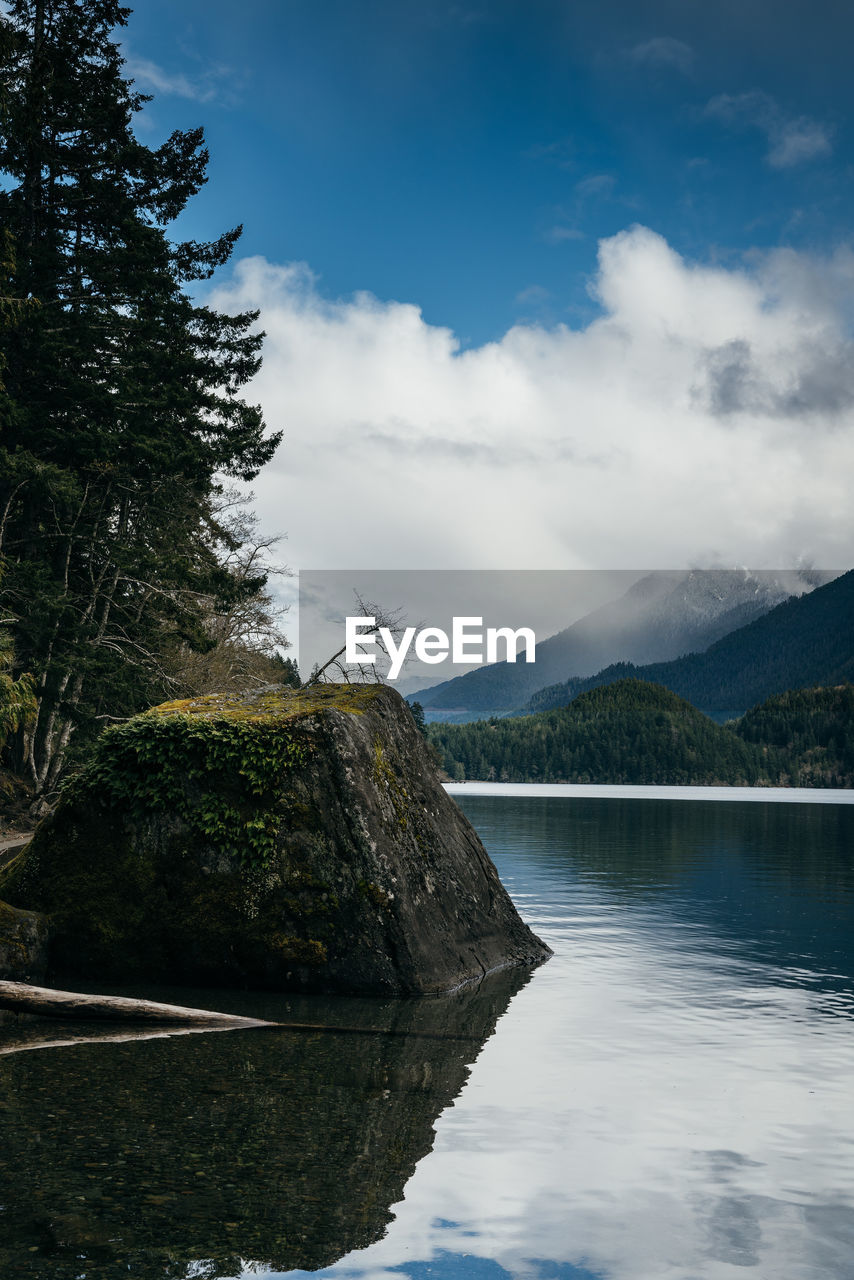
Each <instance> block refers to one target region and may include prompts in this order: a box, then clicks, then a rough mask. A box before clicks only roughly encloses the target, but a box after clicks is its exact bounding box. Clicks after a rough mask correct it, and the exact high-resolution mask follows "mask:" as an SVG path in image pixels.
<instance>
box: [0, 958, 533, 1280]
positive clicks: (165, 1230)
mask: <svg viewBox="0 0 854 1280" xmlns="http://www.w3.org/2000/svg"><path fill="white" fill-rule="evenodd" d="M525 981H527V975H526V974H524V973H519V972H518V971H510V972H506V973H501V974H495V975H491V976H490V977H489V978H488V979H486V980H484V982H483V983H481V984H480V986H479V987H477V988H474V989H468V990H463V991H460V992H457V993H456V994H454V995H452V996H447V997H440V998H424V999H421V1000H415V1001H389V1002H380V1001H351V1000H346V1001H345V1000H338V1001H324V1000H321V999H316V1000H313V1001H299V1000H289V1001H283V1000H280V1001H279V1002H278V1003H277V1002H276V1001H275V1000H274V999H273V998H264V999H263V1000H260V999H259V998H257V997H254V998H247V999H246V1000H245V1001H244V1002H243V1006H242V1007H243V1008H244V1009H245V1011H246V1012H247V1013H250V1012H251V1013H252V1014H254V1015H257V1016H262V1017H263V1016H266V1017H270V1018H278V1019H280V1020H286V1019H287V1020H293V1021H311V1022H321V1023H327V1024H329V1023H332V1024H335V1025H337V1026H340V1027H341V1029H340V1030H332V1031H317V1032H299V1033H297V1032H289V1031H280V1030H274V1031H270V1030H266V1029H259V1030H249V1031H243V1030H241V1031H230V1032H220V1033H213V1034H193V1035H176V1036H169V1037H167V1038H162V1037H161V1038H153V1039H151V1040H146V1042H144V1043H142V1042H138V1041H134V1040H124V1039H123V1040H121V1041H119V1042H115V1041H114V1040H111V1039H109V1038H106V1037H105V1036H104V1032H103V1029H102V1031H101V1033H100V1040H97V1039H96V1041H95V1042H89V1043H82V1042H81V1043H79V1044H75V1045H73V1046H66V1047H59V1048H50V1047H44V1048H42V1049H38V1050H32V1051H27V1052H14V1053H12V1052H10V1053H6V1054H5V1055H4V1056H1V1057H0V1133H2V1148H0V1275H2V1276H3V1277H4V1280H11V1278H12V1277H19V1276H20V1277H38V1278H39V1280H72V1278H74V1280H77V1277H79V1276H80V1275H85V1276H86V1277H87V1280H95V1278H96V1277H97V1278H98V1280H113V1277H119V1276H122V1277H127V1276H129V1275H130V1276H144V1277H146V1280H149V1278H154V1277H163V1278H166V1277H169V1278H174V1280H177V1278H178V1277H184V1276H187V1275H195V1276H199V1275H201V1276H205V1277H207V1278H208V1280H213V1278H214V1277H225V1276H233V1275H236V1274H238V1273H239V1272H240V1269H241V1261H240V1260H241V1259H254V1260H257V1261H259V1262H261V1263H264V1264H266V1266H268V1267H270V1268H272V1269H274V1270H278V1271H287V1270H291V1269H296V1268H300V1269H305V1270H313V1269H317V1268H319V1267H323V1266H329V1265H330V1264H331V1263H333V1262H335V1261H336V1260H337V1259H338V1258H340V1257H342V1256H343V1255H344V1254H345V1253H348V1252H349V1251H350V1250H352V1249H356V1248H363V1247H365V1246H366V1245H368V1244H371V1243H372V1242H373V1241H375V1240H377V1239H379V1238H380V1237H381V1236H382V1234H383V1233H384V1230H385V1228H386V1225H387V1223H388V1222H389V1220H390V1218H391V1211H390V1209H391V1206H392V1205H393V1204H395V1203H396V1202H397V1201H399V1200H400V1199H401V1198H402V1195H403V1189H404V1186H405V1185H406V1183H407V1181H408V1180H409V1178H410V1176H411V1174H412V1172H413V1170H414V1168H415V1165H416V1163H417V1162H418V1161H419V1160H420V1159H421V1158H422V1157H423V1156H424V1155H426V1154H427V1152H428V1151H429V1150H430V1149H431V1147H432V1145H433V1136H434V1125H435V1122H436V1120H437V1118H438V1116H439V1114H440V1113H441V1111H442V1110H443V1109H444V1108H445V1107H447V1106H448V1105H449V1103H450V1102H451V1101H452V1100H453V1099H454V1098H455V1097H456V1095H457V1094H458V1093H459V1091H460V1089H461V1088H462V1086H463V1084H464V1082H465V1080H466V1078H467V1075H468V1068H469V1066H470V1064H471V1063H472V1062H473V1061H474V1059H475V1057H476V1056H477V1054H478V1053H479V1052H480V1049H481V1048H482V1046H483V1044H484V1042H485V1041H486V1039H487V1038H488V1037H489V1036H490V1035H491V1034H492V1032H493V1030H494V1028H495V1024H496V1021H497V1019H498V1018H499V1017H500V1016H501V1014H502V1013H503V1012H504V1010H505V1009H506V1008H507V1005H508V1003H509V1001H510V999H511V998H512V996H513V995H514V994H515V992H516V991H517V990H518V989H519V988H520V987H521V986H522V985H524V983H525ZM160 994H161V993H158V998H160ZM221 994H222V996H223V998H222V1000H221V1001H220V1007H224V1008H234V1007H235V996H234V993H231V994H230V995H228V994H226V993H221ZM210 996H211V993H208V998H209V999H210ZM186 1002H187V1000H185V1003H186ZM250 1005H251V1007H248V1006H250ZM66 1030H67V1026H66V1027H63V1026H62V1025H61V1024H53V1025H51V1026H45V1024H41V1025H40V1026H38V1027H37V1026H36V1025H35V1024H31V1025H30V1026H29V1027H28V1028H26V1029H21V1030H17V1029H15V1028H12V1027H8V1026H7V1027H3V1028H0V1049H3V1048H4V1047H5V1048H6V1049H12V1048H15V1047H20V1048H23V1045H24V1044H25V1043H28V1042H29V1044H30V1046H32V1044H33V1042H34V1041H38V1039H39V1037H41V1038H42V1039H43V1040H44V1041H50V1040H54V1041H55V1040H57V1039H61V1038H63V1037H64V1036H65V1033H66ZM84 1034H86V1031H85V1029H83V1028H79V1029H77V1030H76V1031H75V1032H74V1033H73V1034H72V1036H71V1038H76V1037H77V1036H82V1035H84ZM95 1034H96V1037H97V1036H98V1032H97V1031H95Z"/></svg>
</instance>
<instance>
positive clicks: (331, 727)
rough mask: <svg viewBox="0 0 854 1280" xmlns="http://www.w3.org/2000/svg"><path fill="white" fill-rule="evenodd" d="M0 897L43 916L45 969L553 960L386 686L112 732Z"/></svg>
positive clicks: (371, 967) (0, 886)
mask: <svg viewBox="0 0 854 1280" xmlns="http://www.w3.org/2000/svg"><path fill="white" fill-rule="evenodd" d="M0 894H3V896H5V897H8V898H9V899H10V901H12V902H14V903H17V904H19V905H21V906H26V907H29V908H35V909H37V910H39V911H44V912H47V913H49V916H50V920H51V926H52V930H53V944H52V950H51V958H52V966H53V971H54V976H55V977H59V976H63V977H65V976H66V975H75V974H80V975H83V976H87V977H97V978H98V980H99V981H100V980H101V979H106V978H114V979H116V980H123V979H134V978H151V979H169V980H182V981H184V980H186V981H206V982H216V983H223V982H226V983H227V982H231V983H235V982H236V983H243V984H247V985H254V986H266V987H272V988H277V989H282V990H285V989H297V990H307V991H325V992H335V991H342V992H365V993H367V992H376V993H394V994H417V993H425V992H438V991H446V990H449V989H451V988H453V987H454V986H456V985H459V984H460V983H462V982H465V981H468V980H470V979H472V978H476V977H480V976H481V975H482V974H484V973H486V972H488V971H490V970H492V969H495V968H498V967H501V966H502V965H506V964H513V963H520V964H527V965H531V964H536V963H538V962H539V961H541V960H542V959H544V958H545V957H546V956H547V955H548V954H549V953H548V949H547V948H546V947H545V946H544V945H543V944H542V943H541V942H540V941H539V939H537V938H536V937H535V936H534V935H533V934H532V933H531V931H530V930H529V929H528V928H527V926H526V925H525V924H524V923H523V922H522V921H521V919H520V918H519V916H518V914H517V913H516V910H515V908H514V907H513V904H512V902H511V901H510V899H509V897H508V895H507V893H506V891H505V890H504V888H503V886H502V885H501V882H500V880H499V878H498V875H497V872H496V871H495V868H494V866H493V865H492V863H491V861H490V859H489V857H488V855H487V854H486V851H485V850H484V848H483V846H482V844H481V842H480V840H479V839H478V837H477V835H476V833H475V832H474V830H473V828H472V827H471V825H470V824H469V823H468V821H467V819H466V818H465V817H464V815H463V814H462V813H461V811H460V810H459V808H458V807H457V805H456V804H455V803H454V802H453V801H452V800H451V799H450V798H449V797H448V796H447V795H446V793H445V791H444V790H443V788H442V787H441V785H440V782H439V779H438V776H437V773H436V769H435V766H434V764H433V762H432V760H431V758H430V755H429V752H428V749H427V747H426V745H425V743H424V741H423V738H422V737H421V735H420V734H419V733H418V731H417V729H416V727H415V724H414V722H413V720H412V717H411V715H410V713H409V710H408V708H407V707H406V704H405V703H404V702H403V699H402V698H401V697H400V695H399V694H397V693H396V692H395V691H394V690H392V689H389V688H387V687H384V686H378V685H367V686H366V685H320V686H315V687H312V688H310V689H307V690H287V689H282V688H267V689H264V690H261V691H258V692H257V693H254V694H249V695H245V696H242V697H233V696H219V697H208V698H200V699H196V700H191V701H182V702H173V703H166V704H164V705H162V706H160V707H156V708H154V709H153V710H152V711H149V712H146V713H145V714H143V715H141V716H137V717H135V718H134V719H133V720H130V721H129V722H128V723H127V724H124V725H121V726H118V727H117V728H115V729H112V730H109V731H108V732H107V733H105V734H104V735H103V738H102V739H101V741H100V744H99V748H98V751H97V753H96V756H95V759H94V760H93V762H92V764H91V765H90V766H89V768H88V769H87V770H86V771H85V772H84V773H83V774H81V775H80V776H79V777H78V778H77V779H75V781H74V782H73V784H71V785H70V786H69V787H68V789H67V790H66V793H65V794H64V796H63V798H62V800H61V801H60V804H59V806H58V808H57V810H56V812H55V813H54V814H53V815H52V817H50V818H48V819H47V820H46V821H45V822H44V823H43V824H42V825H41V827H40V828H39V830H38V831H37V833H36V835H35V838H34V839H33V841H32V843H31V844H30V846H28V848H27V850H26V851H25V852H24V854H22V855H21V856H20V857H19V858H18V859H17V860H16V862H15V864H14V866H13V867H12V868H11V869H10V870H9V871H8V872H7V873H6V874H5V875H4V876H2V877H0Z"/></svg>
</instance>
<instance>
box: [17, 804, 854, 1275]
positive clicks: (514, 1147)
mask: <svg viewBox="0 0 854 1280" xmlns="http://www.w3.org/2000/svg"><path fill="white" fill-rule="evenodd" d="M454 790H455V792H456V793H457V795H456V798H457V800H458V801H459V803H460V804H461V806H462V807H463V808H464V810H465V812H466V814H467V815H468V817H469V818H470V819H471V821H472V822H473V823H474V825H475V826H476V827H477V829H478V831H479V832H480V834H481V836H482V838H483V840H484V842H485V844H486V846H487V848H488V849H489V851H490V853H491V854H492V856H493V858H494V860H495V861H496V863H497V865H498V868H499V871H500V873H501V876H502V879H503V880H504V882H505V884H506V885H507V887H508V889H509V891H510V893H511V895H512V897H513V898H514V900H515V902H516V903H517V905H518V907H519V909H520V911H521V913H522V914H523V915H524V917H525V918H526V919H527V920H528V921H529V922H530V923H531V924H532V925H533V927H534V929H535V930H536V931H537V932H538V933H539V934H540V935H541V936H542V937H543V938H544V939H545V940H546V941H547V942H548V943H549V944H550V946H551V947H552V948H553V950H554V953H555V954H554V957H553V958H552V959H551V960H550V961H549V962H548V963H547V964H545V965H543V966H542V967H541V968H539V969H537V970H536V971H535V972H534V973H533V974H532V975H531V976H530V978H529V977H528V976H527V975H524V974H521V975H520V974H500V975H494V976H492V977H491V978H490V979H488V980H486V981H485V982H484V983H482V984H481V986H480V987H478V988H477V989H470V990H466V991H461V992H458V993H456V994H455V995H453V996H450V997H443V998H440V999H426V1000H420V1001H380V1000H348V999H338V1000H332V999H329V1000H322V999H317V998H315V999H307V998H296V997H272V996H269V995H264V996H255V995H253V996H247V995H245V994H242V993H239V992H230V993H229V992H216V993H212V992H199V991H186V990H182V991H166V990H165V989H163V988H156V989H155V988H146V989H145V994H151V995H153V996H154V997H155V998H171V999H175V1000H180V1002H181V1003H185V1004H191V1005H200V1004H207V1005H208V1006H209V1007H217V1008H223V1009H226V1008H231V1009H239V1010H241V1011H246V1012H257V1013H259V1014H260V1015H262V1016H264V1015H266V1016H268V1017H276V1018H280V1019H285V1018H288V1019H294V1020H299V1021H304V1022H312V1023H315V1024H320V1026H321V1027H322V1028H324V1029H318V1030H316V1031H310V1032H283V1031H278V1030H277V1031H273V1032H268V1031H259V1030H249V1031H230V1032H218V1033H204V1034H182V1035H174V1036H160V1037H158V1038H153V1039H123V1040H121V1041H118V1042H116V1041H113V1040H109V1039H106V1038H105V1033H104V1031H103V1030H101V1031H97V1029H95V1028H91V1027H84V1026H80V1027H79V1028H76V1029H73V1030H72V1031H69V1025H70V1024H64V1025H62V1024H57V1025H56V1027H50V1028H49V1029H48V1031H47V1032H46V1031H45V1030H44V1028H43V1026H41V1025H39V1026H36V1024H31V1026H30V1028H29V1029H28V1030H14V1031H13V1030H11V1029H9V1028H0V1054H2V1051H3V1049H4V1048H5V1049H7V1050H8V1049H15V1050H17V1051H16V1052H7V1053H5V1054H3V1056H0V1135H2V1147H0V1276H2V1277H3V1278H4V1280H6V1277H19V1276H20V1277H24V1276H26V1277H39V1280H72V1278H73V1280H78V1278H82V1277H86V1278H94V1277H98V1278H100V1280H114V1277H115V1278H118V1277H120V1276H122V1277H127V1276H134V1277H145V1278H146V1280H148V1278H149V1277H151V1278H154V1277H168V1278H169V1280H179V1278H180V1280H183V1278H185V1277H190V1276H194V1277H206V1278H208V1280H214V1278H215V1277H216V1278H217V1280H220V1278H224V1277H236V1276H249V1275H252V1276H268V1277H269V1276H279V1275H286V1274H291V1275H293V1274H297V1275H298V1274H300V1272H308V1271H311V1272H313V1273H314V1274H317V1273H318V1272H319V1274H321V1275H324V1276H330V1277H331V1276H335V1277H360V1278H363V1280H396V1278H397V1277H411V1278H412V1280H426V1278H427V1277H433V1278H435V1280H462V1278H464V1277H472V1278H473V1280H503V1278H504V1277H507V1276H513V1277H524V1278H525V1280H529V1278H530V1280H593V1278H594V1277H595V1278H596V1280H729V1278H731V1277H735V1276H740V1275H743V1274H744V1268H753V1272H752V1274H753V1275H755V1276H756V1277H757V1278H758V1280H759V1278H761V1280H849V1278H851V1277H854V929H852V925H854V805H851V804H850V803H845V801H847V800H849V799H850V798H851V797H850V795H847V796H846V795H842V794H838V795H837V798H836V801H835V802H830V803H827V802H824V803H819V804H813V803H805V802H803V801H795V802H789V803H785V804H781V803H775V802H772V801H769V800H767V799H762V800H760V801H758V802H757V800H756V799H755V798H750V799H745V798H744V797H742V798H740V799H737V800H732V801H730V802H727V803H722V802H721V801H720V800H714V799H710V798H709V796H708V793H703V794H702V795H701V798H697V799H690V800H689V799H686V798H684V797H685V796H686V795H687V792H686V793H683V798H680V799H670V798H667V799H663V798H660V797H646V798H637V797H636V796H635V795H634V794H632V793H631V789H627V790H628V791H629V795H627V796H616V795H613V794H609V795H607V796H603V795H601V794H592V795H579V794H573V795H569V794H568V793H567V792H566V791H563V792H561V793H560V794H558V795H556V796H549V795H538V794H534V793H532V792H530V791H529V792H527V793H525V792H523V793H522V794H512V795H501V794H496V793H495V790H494V789H493V791H492V792H491V793H487V794H477V793H476V792H475V790H474V788H473V787H472V786H470V785H468V786H465V787H462V788H454ZM516 790H518V789H515V788H514V791H516ZM460 791H462V792H463V794H462V795H460V794H459V792H460ZM824 794H825V795H827V793H824ZM136 990H138V991H141V989H139V988H137V989H136ZM48 1034H49V1035H50V1036H51V1037H52V1038H54V1039H55V1038H58V1037H59V1036H60V1035H62V1036H64V1037H70V1038H74V1037H80V1036H83V1035H96V1036H99V1037H100V1039H98V1040H97V1041H96V1042H94V1043H78V1044H73V1045H70V1046H66V1047H63V1048H47V1047H39V1044H40V1042H41V1041H42V1040H43V1039H44V1038H45V1037H46V1036H47V1035H48ZM125 1034H127V1033H125ZM25 1044H26V1045H28V1046H29V1047H27V1048H24V1045H25Z"/></svg>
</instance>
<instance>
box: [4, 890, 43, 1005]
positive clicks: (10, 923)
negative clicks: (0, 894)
mask: <svg viewBox="0 0 854 1280" xmlns="http://www.w3.org/2000/svg"><path fill="white" fill-rule="evenodd" d="M47 944H48V923H47V920H46V919H45V918H44V916H42V915H39V914H38V913H37V912H35V911H21V910H19V909H18V908H16V907H10V906H9V904H8V902H0V979H2V980H3V981H5V982H35V983H38V982H41V981H42V979H43V978H44V976H45V972H46V970H47ZM0 1017H2V1015H0Z"/></svg>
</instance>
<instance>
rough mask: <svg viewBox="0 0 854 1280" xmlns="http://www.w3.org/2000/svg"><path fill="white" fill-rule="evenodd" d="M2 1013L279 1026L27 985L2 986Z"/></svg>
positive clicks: (124, 998)
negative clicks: (4, 1010) (3, 1011)
mask: <svg viewBox="0 0 854 1280" xmlns="http://www.w3.org/2000/svg"><path fill="white" fill-rule="evenodd" d="M0 1009H11V1010H12V1011H13V1012H14V1013H35V1014H38V1015H39V1016H40V1017H43V1018H85V1019H89V1018H97V1019H98V1020H99V1021H100V1020H101V1019H109V1020H110V1021H111V1022H146V1023H161V1024H168V1023H178V1024H181V1023H200V1024H201V1023H207V1024H208V1025H210V1026H222V1027H226V1026H228V1027H272V1026H276V1025H277V1024H276V1023H274V1022H266V1021H265V1020H264V1019H263V1018H242V1017H240V1016H239V1015H238V1014H234V1013H214V1012H213V1011H212V1010H211V1009H185V1008H184V1007H183V1006H182V1005H177V1004H158V1003H157V1002H156V1001H154V1000H132V999H130V997H128V996H93V995H81V994H80V993H79V992H76V991H54V990H53V989H52V988H51V987H31V986H30V985H29V984H28V983H25V982H0Z"/></svg>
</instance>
